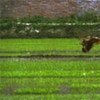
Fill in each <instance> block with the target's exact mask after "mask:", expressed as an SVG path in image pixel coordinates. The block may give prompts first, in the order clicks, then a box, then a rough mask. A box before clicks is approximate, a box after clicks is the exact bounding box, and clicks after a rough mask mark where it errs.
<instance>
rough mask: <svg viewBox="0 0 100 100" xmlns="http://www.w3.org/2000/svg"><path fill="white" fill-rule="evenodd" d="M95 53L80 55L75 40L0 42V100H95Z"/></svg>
mask: <svg viewBox="0 0 100 100" xmlns="http://www.w3.org/2000/svg"><path fill="white" fill-rule="evenodd" d="M99 51H100V46H95V47H94V48H93V49H92V50H91V51H90V52H89V53H86V54H84V53H82V51H81V45H80V41H79V40H78V39H3V40H0V56H1V58H0V100H22V99H23V100H99V99H100V95H99V94H100V57H99V56H100V52H99ZM19 55H20V57H21V56H24V57H25V56H29V57H30V56H33V57H34V55H38V56H39V55H50V56H54V55H55V56H57V55H59V59H58V58H57V57H56V58H53V57H52V58H49V59H48V58H46V57H45V58H42V57H41V58H32V57H31V58H27V57H26V58H24V57H23V58H20V57H18V56H19ZM61 55H62V58H60V56H61ZM65 55H66V56H68V57H67V58H66V57H65V58H63V56H65ZM79 55H80V56H81V57H79V58H76V57H77V56H79ZM7 56H11V57H12V58H6V57H7ZM15 56H16V58H13V57H15ZM70 56H71V57H72V56H73V57H74V58H70ZM75 56H76V57H75ZM84 56H85V58H84V59H82V57H84ZM88 56H90V57H89V58H86V57H88ZM96 56H98V59H96ZM2 57H5V58H2Z"/></svg>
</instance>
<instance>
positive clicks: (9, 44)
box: [0, 38, 100, 56]
mask: <svg viewBox="0 0 100 100" xmlns="http://www.w3.org/2000/svg"><path fill="white" fill-rule="evenodd" d="M80 42H81V41H80V40H79V39H67V38H65V39H1V40H0V56H18V55H22V56H30V55H84V56H87V55H91V56H99V55H100V52H99V50H100V47H99V46H94V48H93V49H92V50H91V51H90V52H89V53H87V54H84V53H82V51H81V45H80Z"/></svg>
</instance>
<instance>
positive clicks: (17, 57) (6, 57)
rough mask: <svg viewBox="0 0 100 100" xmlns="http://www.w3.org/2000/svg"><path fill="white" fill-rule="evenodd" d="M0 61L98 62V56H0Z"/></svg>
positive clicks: (99, 58) (99, 57)
mask: <svg viewBox="0 0 100 100" xmlns="http://www.w3.org/2000/svg"><path fill="white" fill-rule="evenodd" d="M0 60H15V61H17V60H18V61H19V60H69V61H70V60H71V61H78V60H89V61H94V60H100V56H83V55H78V56H68V55H66V56H65V55H31V56H0Z"/></svg>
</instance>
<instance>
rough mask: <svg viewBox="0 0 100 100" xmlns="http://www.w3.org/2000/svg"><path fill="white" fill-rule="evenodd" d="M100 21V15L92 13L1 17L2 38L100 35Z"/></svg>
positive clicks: (0, 34) (0, 29)
mask: <svg viewBox="0 0 100 100" xmlns="http://www.w3.org/2000/svg"><path fill="white" fill-rule="evenodd" d="M99 22H100V18H99V16H96V14H92V13H86V14H85V15H82V16H75V15H72V16H70V17H66V18H56V19H49V18H46V17H41V16H35V17H32V18H22V19H9V18H8V19H0V38H44V37H45V38H65V37H67V38H70V37H73V38H76V37H77V38H78V37H79V36H84V35H96V36H100V34H99V33H100V30H99V26H100V23H99ZM37 30H38V31H37Z"/></svg>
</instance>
